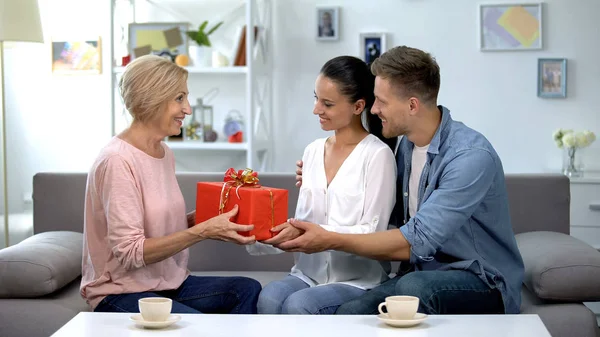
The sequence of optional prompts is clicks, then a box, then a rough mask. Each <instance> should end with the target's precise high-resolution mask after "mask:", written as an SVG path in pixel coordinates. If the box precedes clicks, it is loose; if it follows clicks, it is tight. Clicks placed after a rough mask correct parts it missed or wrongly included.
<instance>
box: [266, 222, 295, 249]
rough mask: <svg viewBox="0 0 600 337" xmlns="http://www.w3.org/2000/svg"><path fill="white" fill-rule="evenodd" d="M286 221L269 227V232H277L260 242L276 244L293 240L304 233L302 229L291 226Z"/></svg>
mask: <svg viewBox="0 0 600 337" xmlns="http://www.w3.org/2000/svg"><path fill="white" fill-rule="evenodd" d="M288 221H289V220H288ZM288 221H286V222H284V223H282V224H281V225H278V226H275V227H273V228H271V232H273V233H277V235H275V236H274V237H272V238H270V239H267V240H264V241H261V242H262V243H264V244H268V245H273V246H277V245H279V244H280V243H282V242H286V241H290V240H293V239H295V238H297V237H299V236H300V235H302V233H304V231H303V230H301V229H298V228H296V227H294V226H292V224H290V223H289V222H288Z"/></svg>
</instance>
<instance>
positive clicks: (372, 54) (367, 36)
mask: <svg viewBox="0 0 600 337" xmlns="http://www.w3.org/2000/svg"><path fill="white" fill-rule="evenodd" d="M386 36H387V34H386V33H361V34H360V40H359V43H360V58H361V59H363V60H364V61H365V62H367V63H368V64H370V63H372V62H373V61H375V59H376V58H378V57H379V56H381V54H382V53H384V52H385V51H386V50H387V41H386V40H387V37H386Z"/></svg>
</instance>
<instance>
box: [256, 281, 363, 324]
mask: <svg viewBox="0 0 600 337" xmlns="http://www.w3.org/2000/svg"><path fill="white" fill-rule="evenodd" d="M364 293H365V290H362V289H359V288H356V287H353V286H349V285H346V284H327V285H321V286H316V287H310V286H309V285H308V284H306V282H304V281H302V280H301V279H299V278H297V277H295V276H291V275H288V276H286V277H285V278H284V279H282V280H279V281H273V282H271V283H269V284H267V285H266V286H265V288H264V289H263V290H262V291H261V293H260V296H259V297H258V313H259V314H271V315H275V314H291V315H327V314H333V313H335V310H336V309H337V307H338V306H339V305H340V304H342V303H344V302H347V301H350V300H352V299H354V298H356V297H358V296H360V295H362V294H364Z"/></svg>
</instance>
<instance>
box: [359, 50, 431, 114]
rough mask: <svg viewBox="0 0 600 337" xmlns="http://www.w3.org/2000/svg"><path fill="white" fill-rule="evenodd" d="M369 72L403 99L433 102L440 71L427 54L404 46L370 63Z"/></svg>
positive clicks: (389, 51) (387, 52)
mask: <svg viewBox="0 0 600 337" xmlns="http://www.w3.org/2000/svg"><path fill="white" fill-rule="evenodd" d="M371 72H373V74H374V75H375V76H379V77H382V78H385V79H388V80H389V81H390V82H391V85H392V87H393V88H395V89H397V90H398V93H399V94H400V95H401V96H403V97H412V96H414V97H417V98H418V99H419V100H421V101H422V102H424V103H436V102H437V96H438V93H439V91H440V67H439V65H438V64H437V62H436V61H435V59H434V58H433V57H432V56H431V55H430V54H429V53H426V52H424V51H422V50H419V49H416V48H410V47H407V46H399V47H394V48H392V49H390V50H388V51H386V52H385V53H383V54H382V55H381V56H380V57H378V58H377V59H375V61H373V64H372V65H371Z"/></svg>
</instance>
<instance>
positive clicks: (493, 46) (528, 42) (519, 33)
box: [479, 3, 543, 51]
mask: <svg viewBox="0 0 600 337" xmlns="http://www.w3.org/2000/svg"><path fill="white" fill-rule="evenodd" d="M542 33H543V4H542V3H512V4H506V3H505V4H481V5H479V49H480V50H481V51H518V50H541V49H543V34H542Z"/></svg>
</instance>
